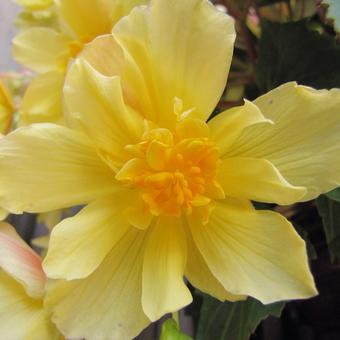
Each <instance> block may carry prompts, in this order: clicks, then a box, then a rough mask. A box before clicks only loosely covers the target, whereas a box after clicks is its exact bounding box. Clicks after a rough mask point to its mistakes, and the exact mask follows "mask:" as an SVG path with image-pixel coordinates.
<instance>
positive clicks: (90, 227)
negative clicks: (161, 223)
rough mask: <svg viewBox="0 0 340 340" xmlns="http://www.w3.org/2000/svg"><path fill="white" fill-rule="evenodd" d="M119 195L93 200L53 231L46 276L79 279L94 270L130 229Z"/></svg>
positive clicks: (45, 266)
mask: <svg viewBox="0 0 340 340" xmlns="http://www.w3.org/2000/svg"><path fill="white" fill-rule="evenodd" d="M120 196H121V195H120V193H117V194H116V195H115V196H113V197H111V196H110V197H107V198H103V199H99V200H97V201H94V202H92V203H90V204H89V205H88V206H87V207H85V208H84V209H83V210H82V211H81V212H80V213H78V214H77V215H76V216H74V217H70V218H67V219H64V220H63V221H62V222H60V223H59V224H58V225H57V226H56V227H55V228H54V229H53V231H52V233H51V238H50V243H49V248H48V252H47V256H46V258H45V260H44V270H45V272H46V274H47V275H48V277H50V278H54V279H58V278H59V279H60V278H63V279H67V280H74V279H82V278H85V277H87V276H89V275H90V274H91V273H92V272H93V271H94V270H96V268H97V267H98V266H99V265H100V264H101V262H102V261H103V259H104V258H105V256H106V255H107V254H108V253H109V252H110V250H111V249H112V248H113V247H114V246H115V244H116V243H118V242H119V240H120V239H121V238H122V237H123V236H124V235H125V234H126V233H127V231H128V230H129V229H130V227H129V223H128V221H127V219H126V218H125V216H124V214H123V213H122V209H123V208H125V207H122V204H121V203H120V199H121V198H120Z"/></svg>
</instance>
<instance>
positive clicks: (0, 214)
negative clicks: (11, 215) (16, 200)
mask: <svg viewBox="0 0 340 340" xmlns="http://www.w3.org/2000/svg"><path fill="white" fill-rule="evenodd" d="M7 216H8V211H7V210H5V209H3V208H1V207H0V221H2V220H4V219H5V218H6V217H7Z"/></svg>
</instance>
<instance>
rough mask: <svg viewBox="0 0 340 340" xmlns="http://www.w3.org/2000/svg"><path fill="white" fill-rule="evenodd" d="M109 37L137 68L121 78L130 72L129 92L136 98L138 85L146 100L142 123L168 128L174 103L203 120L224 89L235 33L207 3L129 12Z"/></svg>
mask: <svg viewBox="0 0 340 340" xmlns="http://www.w3.org/2000/svg"><path fill="white" fill-rule="evenodd" d="M212 23H213V24H212ZM113 35H114V37H115V38H116V39H118V41H119V43H120V45H121V46H122V47H123V50H124V54H125V57H126V60H127V63H128V64H129V67H131V68H132V69H133V68H134V67H135V66H136V65H137V70H136V69H133V70H132V69H130V70H129V71H130V72H127V73H128V76H127V77H130V76H131V73H134V74H135V77H130V79H133V78H135V79H136V80H137V81H136V84H135V83H134V82H133V81H131V82H130V80H129V82H130V83H129V87H130V88H132V89H133V90H132V91H130V92H132V93H133V92H134V93H137V91H136V90H135V89H136V87H137V86H141V87H142V88H143V89H145V88H146V89H147V92H148V94H149V95H148V97H149V98H151V100H152V107H151V110H150V109H149V110H148V111H147V112H146V111H144V110H143V107H142V106H140V110H141V111H140V112H141V113H143V114H145V115H146V117H147V118H148V119H150V120H153V121H155V122H156V123H158V124H160V125H162V126H168V125H172V124H173V123H174V121H175V120H176V115H175V112H174V101H175V99H176V98H179V99H180V100H182V102H183V103H182V109H181V110H180V111H182V112H185V111H186V110H188V109H193V108H194V109H195V110H194V112H193V113H192V114H193V115H195V116H196V117H197V118H202V119H204V120H205V119H206V118H207V117H208V116H209V115H210V114H211V112H212V111H213V109H214V107H215V106H216V104H217V102H218V100H219V98H220V96H221V94H222V92H223V89H224V87H225V83H226V79H227V74H228V70H229V66H230V61H231V57H232V51H233V43H234V39H235V31H234V22H233V20H232V19H231V18H230V17H229V16H227V15H225V14H223V13H221V12H219V11H218V10H217V9H216V8H215V7H214V6H213V5H211V4H210V3H209V2H208V1H207V0H187V1H180V2H176V4H175V3H174V1H168V0H159V1H152V3H151V6H150V7H149V8H137V9H134V10H133V11H132V12H131V13H130V15H129V16H127V17H125V18H123V19H122V20H121V21H120V22H119V23H118V24H117V25H116V26H115V28H114V31H113ZM212 50H213V51H215V53H214V58H213V61H212V59H211V54H210V52H209V51H212ZM131 60H133V62H131ZM159 60H162V62H161V63H160V62H159ZM125 72H126V70H125ZM122 73H124V72H122ZM141 74H142V75H143V78H144V79H143V81H142V82H141V79H140V76H141ZM123 83H124V79H123ZM135 86H136V87H135ZM144 98H145V96H144ZM137 101H138V98H137ZM134 104H136V103H134ZM136 106H138V104H137V105H136Z"/></svg>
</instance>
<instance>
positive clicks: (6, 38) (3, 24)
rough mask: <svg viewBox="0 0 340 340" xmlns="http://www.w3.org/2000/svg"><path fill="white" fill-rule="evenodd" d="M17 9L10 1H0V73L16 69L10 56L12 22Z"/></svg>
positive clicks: (12, 33) (12, 31)
mask: <svg viewBox="0 0 340 340" xmlns="http://www.w3.org/2000/svg"><path fill="white" fill-rule="evenodd" d="M18 11H19V8H18V6H17V5H16V4H14V2H13V1H12V0H0V72H3V71H10V70H15V69H18V68H19V66H18V65H17V64H16V63H15V62H14V60H13V58H12V56H11V40H12V38H13V36H14V34H15V27H14V20H15V17H16V15H17V13H18Z"/></svg>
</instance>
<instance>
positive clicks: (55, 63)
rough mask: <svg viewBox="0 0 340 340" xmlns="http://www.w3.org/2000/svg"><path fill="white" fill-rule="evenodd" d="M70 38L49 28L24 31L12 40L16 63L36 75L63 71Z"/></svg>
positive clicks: (68, 55) (67, 56) (67, 55)
mask: <svg viewBox="0 0 340 340" xmlns="http://www.w3.org/2000/svg"><path fill="white" fill-rule="evenodd" d="M69 42H70V38H68V37H67V36H66V35H63V34H61V33H59V32H57V31H54V30H53V29H50V28H44V27H35V28H30V29H26V30H24V31H23V32H21V33H20V34H18V35H17V36H16V37H15V38H14V39H13V56H14V58H15V60H16V61H18V62H19V63H21V64H23V65H24V66H26V67H28V68H31V69H32V70H34V71H36V72H38V73H44V72H50V71H56V70H63V69H64V68H65V67H66V65H67V60H68V58H69V57H70V54H69V53H70V52H69Z"/></svg>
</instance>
